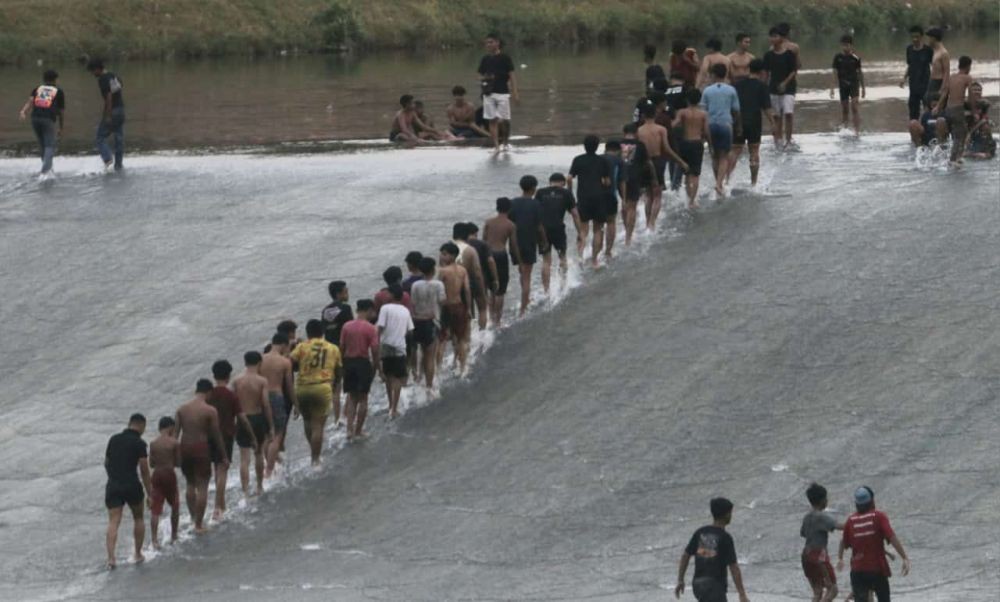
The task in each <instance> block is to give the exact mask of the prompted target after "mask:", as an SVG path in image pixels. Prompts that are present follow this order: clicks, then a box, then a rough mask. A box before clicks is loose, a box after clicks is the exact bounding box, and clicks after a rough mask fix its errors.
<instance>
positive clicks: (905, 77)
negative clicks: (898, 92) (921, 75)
mask: <svg viewBox="0 0 1000 602" xmlns="http://www.w3.org/2000/svg"><path fill="white" fill-rule="evenodd" d="M911 68H912V67H911V65H910V53H909V51H907V53H906V71H904V72H903V79H901V80H900V81H899V87H900V88H902V87H904V86H905V85H906V83H907V82H908V81H910V69H911Z"/></svg>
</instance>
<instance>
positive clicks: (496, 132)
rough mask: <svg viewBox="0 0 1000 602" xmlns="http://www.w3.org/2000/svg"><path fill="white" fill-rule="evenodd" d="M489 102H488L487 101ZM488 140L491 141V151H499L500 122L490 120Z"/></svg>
mask: <svg viewBox="0 0 1000 602" xmlns="http://www.w3.org/2000/svg"><path fill="white" fill-rule="evenodd" d="M487 102H489V101H487ZM490 139H491V140H492V141H493V150H500V120H499V119H491V120H490Z"/></svg>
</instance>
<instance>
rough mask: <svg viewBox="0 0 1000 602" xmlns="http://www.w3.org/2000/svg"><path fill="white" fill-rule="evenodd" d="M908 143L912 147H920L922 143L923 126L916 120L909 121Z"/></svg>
mask: <svg viewBox="0 0 1000 602" xmlns="http://www.w3.org/2000/svg"><path fill="white" fill-rule="evenodd" d="M910 142H912V143H913V146H917V147H919V146H922V145H923V142H924V126H922V125H920V122H919V121H917V120H916V119H914V120H912V121H910Z"/></svg>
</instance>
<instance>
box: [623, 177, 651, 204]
mask: <svg viewBox="0 0 1000 602" xmlns="http://www.w3.org/2000/svg"><path fill="white" fill-rule="evenodd" d="M646 186H648V183H647V184H646V185H645V186H644V185H643V183H642V178H639V177H635V178H629V179H628V180H626V181H625V200H626V201H628V202H629V203H637V202H638V201H639V198H640V197H642V189H643V188H645V187H646Z"/></svg>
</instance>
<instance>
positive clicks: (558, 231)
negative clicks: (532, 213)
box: [545, 224, 567, 255]
mask: <svg viewBox="0 0 1000 602" xmlns="http://www.w3.org/2000/svg"><path fill="white" fill-rule="evenodd" d="M545 237H546V238H548V239H549V248H550V249H555V250H556V251H558V252H559V254H560V255H563V254H565V253H566V244H567V241H566V224H559V225H558V226H545Z"/></svg>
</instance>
